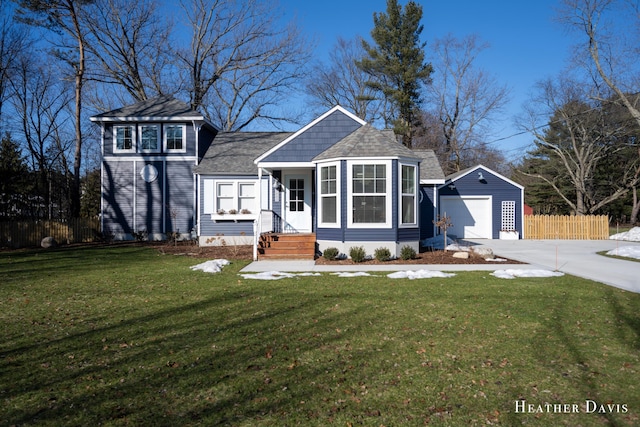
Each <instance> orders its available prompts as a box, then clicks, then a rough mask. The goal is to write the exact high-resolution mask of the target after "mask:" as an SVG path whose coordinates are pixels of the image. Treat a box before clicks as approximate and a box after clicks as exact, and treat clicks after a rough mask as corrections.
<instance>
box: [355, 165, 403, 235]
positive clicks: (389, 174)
mask: <svg viewBox="0 0 640 427" xmlns="http://www.w3.org/2000/svg"><path fill="white" fill-rule="evenodd" d="M353 165H385V166H386V184H385V188H386V190H387V191H386V192H385V193H379V194H378V195H380V196H382V195H384V196H385V197H386V199H385V219H386V220H385V222H371V223H363V222H355V223H354V222H353V196H354V194H353ZM391 165H392V162H391V160H369V159H357V160H348V161H347V227H348V228H392V219H391V218H392V215H391V205H392V204H393V203H392V200H393V199H392V197H393V194H392V186H391V179H392V175H393V173H392V168H391Z"/></svg>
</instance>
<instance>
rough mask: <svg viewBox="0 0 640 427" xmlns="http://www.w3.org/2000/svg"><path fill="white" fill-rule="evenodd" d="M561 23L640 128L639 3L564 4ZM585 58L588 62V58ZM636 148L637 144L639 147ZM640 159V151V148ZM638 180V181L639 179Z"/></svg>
mask: <svg viewBox="0 0 640 427" xmlns="http://www.w3.org/2000/svg"><path fill="white" fill-rule="evenodd" d="M562 6H563V7H562V8H561V9H560V12H559V15H558V16H559V19H560V21H561V22H563V23H564V24H565V25H566V26H567V27H568V28H569V29H571V30H574V31H575V32H577V33H578V34H579V35H580V36H582V40H583V41H582V42H581V43H580V44H579V45H578V46H577V47H576V52H575V53H576V60H577V61H576V62H577V63H578V64H580V65H583V66H584V67H585V68H586V69H587V70H588V71H589V72H590V73H591V75H592V77H593V78H594V80H598V81H600V82H603V83H604V84H605V85H606V86H607V87H609V89H611V91H612V92H613V93H614V94H615V95H616V96H617V102H619V103H620V104H621V105H623V106H624V107H625V108H626V109H627V110H628V111H629V114H630V115H631V116H632V117H633V119H634V120H635V121H636V123H637V124H638V125H639V126H640V104H639V98H638V96H636V95H637V94H638V83H639V81H640V67H639V65H640V60H639V59H640V58H639V52H640V51H639V50H638V45H639V43H640V31H639V30H640V3H638V2H637V1H624V0H563V2H562ZM585 56H586V58H585ZM636 145H637V143H636ZM638 155H639V157H640V147H638ZM636 178H638V177H636ZM632 191H633V206H632V212H631V222H632V223H633V222H636V221H637V219H638V215H639V214H640V200H639V198H638V188H637V187H634V188H633V189H632Z"/></svg>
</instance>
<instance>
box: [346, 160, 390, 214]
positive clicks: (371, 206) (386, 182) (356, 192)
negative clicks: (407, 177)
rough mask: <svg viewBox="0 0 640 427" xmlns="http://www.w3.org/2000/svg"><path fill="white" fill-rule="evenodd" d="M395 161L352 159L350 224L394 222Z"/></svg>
mask: <svg viewBox="0 0 640 427" xmlns="http://www.w3.org/2000/svg"><path fill="white" fill-rule="evenodd" d="M390 170H391V163H390V162H380V163H352V164H351V168H350V177H349V179H350V182H351V195H350V200H349V202H350V212H351V216H350V218H349V223H350V225H353V226H355V227H358V226H361V227H363V226H373V227H381V226H389V225H390V224H391V199H390V197H389V196H390V195H389V194H388V192H390V191H391V181H390V179H391V174H390Z"/></svg>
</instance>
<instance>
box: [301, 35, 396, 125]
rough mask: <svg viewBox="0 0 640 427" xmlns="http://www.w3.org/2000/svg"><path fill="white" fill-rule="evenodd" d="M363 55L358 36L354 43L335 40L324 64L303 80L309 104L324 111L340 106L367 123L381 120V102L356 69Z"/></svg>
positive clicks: (367, 76)
mask: <svg viewBox="0 0 640 427" xmlns="http://www.w3.org/2000/svg"><path fill="white" fill-rule="evenodd" d="M364 55H365V51H364V48H363V47H362V40H361V38H360V37H358V38H356V39H355V40H345V39H343V38H338V41H337V42H336V44H335V47H334V48H333V50H332V51H331V52H330V53H329V61H328V62H327V63H317V64H316V65H314V66H313V68H312V70H311V72H310V74H309V79H308V81H307V93H308V94H309V96H310V98H311V102H312V104H314V105H317V106H318V107H321V108H322V109H324V110H325V111H326V110H328V109H330V108H332V107H335V106H336V105H342V106H343V107H345V108H347V109H348V110H350V111H352V112H353V113H354V114H355V115H356V116H358V117H360V118H361V119H362V120H366V121H368V122H375V121H376V120H378V119H380V118H381V110H382V108H383V107H384V100H381V99H378V97H377V96H376V95H377V91H376V90H374V89H373V88H372V87H371V86H370V85H368V84H367V82H368V81H369V79H370V77H369V75H368V74H367V73H365V72H364V71H362V69H360V68H359V67H358V66H356V61H358V60H361V59H362V58H363V57H364Z"/></svg>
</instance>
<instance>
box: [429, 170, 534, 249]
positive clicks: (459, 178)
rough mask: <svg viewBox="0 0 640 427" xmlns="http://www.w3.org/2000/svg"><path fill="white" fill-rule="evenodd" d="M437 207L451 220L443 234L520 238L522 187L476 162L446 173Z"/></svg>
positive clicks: (439, 188)
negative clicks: (461, 169)
mask: <svg viewBox="0 0 640 427" xmlns="http://www.w3.org/2000/svg"><path fill="white" fill-rule="evenodd" d="M437 211H438V215H440V217H442V216H444V215H445V214H446V216H447V217H449V218H450V221H451V223H452V224H453V225H452V226H451V227H450V228H449V229H448V230H447V235H449V236H452V237H454V236H455V237H456V238H458V239H498V238H501V236H506V235H509V236H514V235H515V236H518V237H519V238H522V237H523V233H522V231H523V222H524V218H523V215H524V187H522V186H521V185H519V184H516V183H515V182H513V181H511V180H510V179H508V178H505V177H504V176H502V175H500V174H499V173H497V172H495V171H493V170H491V169H489V168H487V167H485V166H482V165H478V166H475V167H473V168H469V169H465V170H463V171H460V172H457V173H455V174H452V175H449V176H447V177H446V179H445V183H444V184H443V185H441V186H439V187H438V207H437ZM504 231H509V232H510V233H501V232H504Z"/></svg>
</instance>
